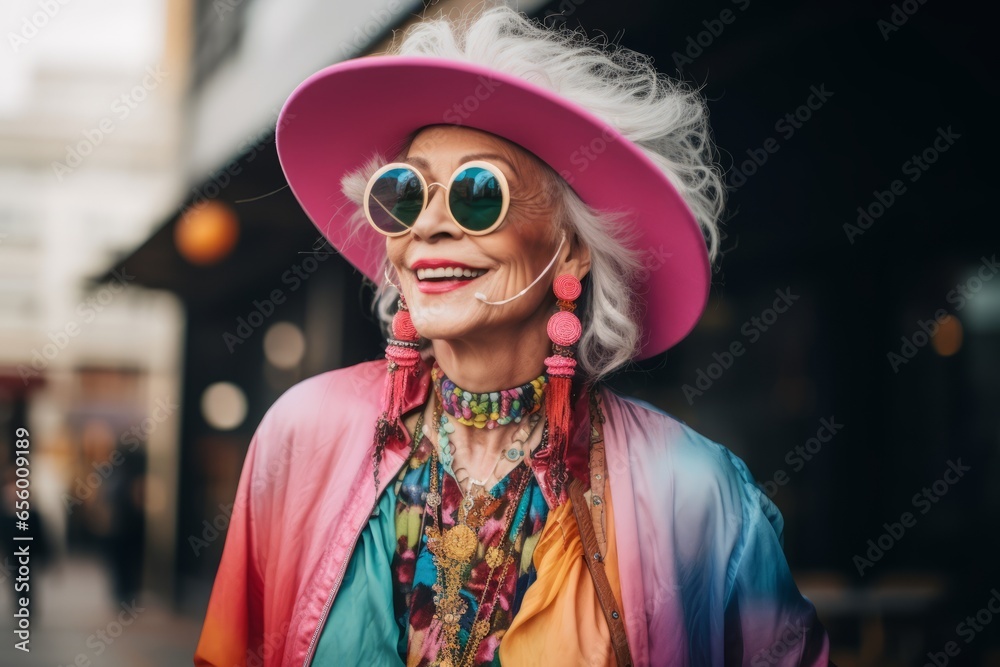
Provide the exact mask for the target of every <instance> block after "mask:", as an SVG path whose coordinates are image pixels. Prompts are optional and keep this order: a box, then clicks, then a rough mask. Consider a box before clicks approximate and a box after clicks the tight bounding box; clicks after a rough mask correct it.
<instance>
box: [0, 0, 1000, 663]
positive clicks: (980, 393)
mask: <svg viewBox="0 0 1000 667" xmlns="http://www.w3.org/2000/svg"><path fill="white" fill-rule="evenodd" d="M477 6H480V3H474V2H462V1H458V0H456V1H449V0H436V1H434V2H429V1H426V0H425V1H424V2H419V1H418V2H412V1H405V0H366V1H365V2H348V1H346V0H332V1H331V0H280V1H279V0H7V2H5V3H4V9H3V12H2V14H0V21H2V23H0V26H2V28H3V30H2V31H0V37H2V40H3V43H2V44H0V522H2V530H0V609H2V610H3V611H2V616H0V664H2V665H5V666H6V665H18V666H20V665H45V666H50V667H51V666H54V665H55V666H59V667H62V666H64V665H65V666H68V665H71V664H77V665H87V664H92V665H96V666H100V667H117V666H119V665H123V666H124V665H128V666H136V667H145V666H146V665H150V666H153V665H155V666H175V665H189V664H191V657H192V655H193V652H194V647H195V644H196V642H197V638H198V633H199V631H200V625H201V622H202V619H203V617H204V611H205V606H206V604H207V600H208V595H209V592H210V590H211V585H212V580H213V577H214V574H215V570H216V567H217V565H218V561H219V557H220V555H221V550H222V546H223V544H224V541H225V533H226V528H227V526H228V516H229V510H228V504H229V503H230V502H231V501H232V499H233V496H234V494H235V489H236V484H237V481H238V477H239V473H240V469H241V465H242V461H243V457H244V455H245V452H246V448H247V445H248V443H249V441H250V437H251V435H252V434H253V431H254V429H255V428H256V426H257V424H258V422H259V421H260V419H261V417H262V416H263V414H264V412H265V411H266V410H267V408H268V407H269V406H270V405H271V404H272V403H273V402H274V400H275V399H276V398H277V397H278V396H280V395H281V393H282V392H284V391H285V390H286V389H287V388H288V387H290V386H291V385H293V384H295V383H296V382H298V381H299V380H302V379H303V378H306V377H309V376H312V375H315V374H317V373H321V372H323V371H326V370H330V369H334V368H339V367H342V366H346V365H351V364H354V363H357V362H360V361H363V360H367V359H373V358H376V357H378V356H380V355H381V354H382V350H383V348H384V340H382V338H381V336H380V334H379V331H378V327H377V325H376V323H375V321H374V319H373V317H372V316H371V314H370V311H369V302H370V294H371V291H370V290H369V289H368V288H366V287H365V286H364V285H363V284H362V281H361V278H360V276H359V274H358V273H357V272H356V271H354V270H353V269H352V268H351V267H350V265H349V264H348V263H347V262H346V261H345V260H343V259H342V258H340V257H338V256H336V255H330V254H329V249H328V248H327V247H326V246H325V245H324V244H323V242H322V239H321V238H320V237H319V235H318V233H317V232H316V231H315V229H314V228H313V226H312V225H311V223H309V221H308V220H307V218H306V217H305V215H304V214H303V213H302V211H301V210H300V209H299V207H298V205H297V203H296V202H295V200H294V197H293V196H292V194H291V193H290V192H289V191H288V189H287V188H286V187H285V182H284V178H283V176H282V173H281V169H280V166H279V164H278V160H277V156H276V153H275V148H274V130H275V123H276V121H277V116H278V111H279V109H280V107H281V104H282V103H283V101H284V100H285V99H286V97H287V96H288V95H289V94H290V93H291V91H292V90H293V89H294V87H295V86H296V85H297V84H298V83H299V82H301V81H302V80H303V79H305V78H306V77H307V76H308V75H310V74H312V73H313V72H315V71H317V70H319V69H321V68H322V67H324V66H326V65H329V64H332V63H335V62H338V61H341V60H344V59H347V58H351V57H355V56H360V55H364V54H370V53H376V52H379V51H382V50H384V49H385V48H386V46H387V44H388V40H389V39H390V38H391V36H392V34H393V31H395V30H400V29H403V28H405V27H406V26H407V25H409V24H411V23H413V22H415V21H419V20H421V19H422V18H424V17H435V16H438V15H439V14H441V13H442V12H443V13H451V12H462V11H468V10H469V9H470V8H474V7H477ZM517 6H518V7H519V8H520V9H521V10H522V11H524V12H526V13H527V14H529V15H531V16H536V17H539V18H543V19H544V20H545V21H546V22H547V23H549V24H550V25H554V26H556V25H563V24H565V25H566V26H568V27H571V28H582V29H584V30H586V31H587V33H588V34H591V35H594V36H603V38H604V39H607V40H610V41H613V42H615V43H619V44H622V45H624V46H626V47H629V48H632V49H634V50H636V51H639V52H641V53H644V54H647V55H650V56H652V57H653V58H654V59H655V63H656V65H657V67H658V69H659V70H660V71H661V72H662V73H663V74H665V75H669V76H673V77H680V78H683V79H684V80H686V81H689V82H692V83H693V84H694V85H697V86H699V87H701V88H702V91H703V93H704V94H705V95H706V96H707V97H708V99H709V106H710V110H711V124H712V127H713V130H714V133H715V140H716V141H717V143H718V144H719V146H720V150H721V156H720V159H721V161H722V163H723V165H724V167H725V169H726V172H727V175H726V183H727V186H728V189H729V197H730V199H729V202H730V205H729V213H728V214H727V219H726V223H725V231H726V239H725V240H724V241H723V244H722V245H723V251H724V257H723V259H722V262H721V269H720V270H719V271H718V272H717V273H716V275H715V278H714V286H713V289H712V295H711V299H710V302H709V306H708V309H707V311H706V313H705V315H704V317H703V319H702V321H701V323H700V324H699V325H698V327H697V328H696V329H695V330H694V331H693V332H692V334H691V335H690V336H689V337H688V338H687V339H686V340H685V341H684V342H683V343H681V344H680V345H678V346H677V347H676V348H674V349H672V350H671V351H669V352H668V353H667V354H666V355H661V356H660V357H658V358H656V359H653V360H651V361H648V362H645V363H643V364H640V365H637V366H636V367H635V368H632V369H630V370H628V371H627V372H623V373H621V374H619V375H617V376H616V377H614V378H613V379H612V380H611V384H613V385H614V386H615V387H616V388H618V389H619V390H621V391H622V392H625V393H627V394H630V395H634V396H637V397H639V398H641V399H644V400H647V401H649V402H651V403H653V404H655V405H657V406H659V407H661V408H663V409H664V410H666V411H667V412H669V413H671V414H673V415H676V416H677V417H679V418H681V419H683V420H684V421H686V422H687V423H688V424H690V425H691V426H693V427H694V428H695V429H696V430H698V431H700V432H701V433H703V434H705V435H707V436H708V437H710V438H712V439H713V440H716V441H718V442H720V443H723V444H725V445H726V446H727V447H729V448H730V449H732V450H733V451H734V452H735V453H736V454H737V455H739V456H740V457H742V458H743V459H744V460H745V461H746V462H747V464H748V465H749V467H750V469H751V471H752V472H753V473H754V474H755V476H756V477H757V479H758V482H759V484H760V485H761V486H762V488H763V489H764V490H765V492H766V493H767V494H768V495H769V496H770V497H771V498H772V499H773V500H774V502H775V503H776V504H777V505H778V507H779V508H780V510H781V511H782V513H783V515H784V518H785V550H786V554H787V557H788V560H789V562H790V564H791V566H792V568H793V570H794V572H795V576H796V580H797V581H798V582H799V584H800V587H801V588H802V590H803V592H804V593H805V594H806V595H807V596H808V597H809V598H810V599H812V600H813V602H814V603H815V604H816V606H817V608H818V610H819V613H820V616H821V618H822V620H823V621H824V623H825V625H826V627H827V629H828V630H829V632H830V636H831V640H832V645H833V648H834V660H835V661H836V662H837V664H839V665H840V666H841V667H845V666H847V665H857V666H867V665H925V664H928V665H936V666H937V667H941V666H942V665H945V664H950V665H959V664H967V665H1000V614H997V613H995V612H993V611H992V610H991V606H992V607H993V608H998V607H997V605H1000V592H998V591H1000V568H997V567H996V565H997V561H998V560H1000V559H998V555H997V554H998V549H997V547H998V544H997V543H998V540H997V531H998V528H1000V484H996V483H994V482H993V481H991V480H994V481H995V480H996V479H997V478H998V476H1000V409H998V408H1000V381H998V377H1000V278H997V274H998V273H1000V264H998V263H997V253H998V251H1000V234H998V232H997V227H998V225H997V219H996V207H995V205H994V204H993V203H991V200H992V197H993V196H994V193H995V190H996V186H995V184H994V182H993V180H992V174H993V168H992V165H991V164H989V163H988V159H990V157H989V156H990V155H993V154H996V148H997V146H996V143H995V139H996V131H995V124H996V120H995V117H996V104H997V101H998V100H997V93H996V90H997V81H996V78H997V74H996V67H995V53H994V51H995V48H994V47H995V39H994V38H993V37H992V35H991V34H990V33H991V31H992V29H993V28H994V25H993V23H994V21H995V19H993V18H991V17H990V18H988V17H987V16H981V15H980V13H981V12H982V11H984V10H983V9H981V8H977V7H973V6H971V5H970V6H961V5H954V4H948V3H945V2H941V1H940V0H930V1H927V0H904V1H901V2H875V3H871V2H864V1H863V0H853V1H848V2H841V3H810V2H806V1H804V0H803V1H798V2H791V1H788V2H786V1H781V0H777V1H773V2H766V3H765V2H763V0H708V1H707V2H702V3H681V2H670V1H666V2H664V1H662V0H645V1H640V0H614V1H612V0H553V1H551V2H543V1H540V0H532V1H525V2H521V3H519V4H518V5H517ZM988 54H993V55H992V57H991V56H990V55H988ZM357 103H358V104H364V100H357ZM400 104H405V100H400ZM511 113H518V110H517V109H512V110H511ZM991 119H993V120H991ZM524 122H526V123H530V122H532V119H531V118H530V117H528V116H526V117H525V118H524ZM995 278H996V279H995ZM737 344H738V345H737ZM734 351H738V352H734ZM19 429H22V430H21V431H19ZM18 439H21V440H25V439H26V440H28V441H29V442H30V449H29V454H28V456H29V458H30V484H31V486H30V489H31V507H32V510H31V516H30V520H29V522H28V523H29V524H30V530H29V531H27V532H21V533H19V532H18V529H17V525H16V518H17V517H16V516H15V509H16V501H17V496H16V492H17V489H18V486H17V484H18V479H19V478H18V476H17V472H16V468H17V466H16V465H15V463H16V458H15V457H16V455H17V454H19V453H23V451H24V450H22V449H17V448H16V447H15V442H16V441H17V440H18ZM907 516H908V517H909V518H907ZM15 535H21V536H29V535H30V536H31V537H32V538H33V540H32V541H31V553H32V560H31V581H30V583H31V596H32V606H31V627H32V641H31V649H32V650H31V653H24V652H21V651H18V650H16V649H15V648H14V644H15V642H16V641H17V640H16V636H15V635H14V634H13V630H14V625H13V623H14V619H13V616H12V614H13V610H14V608H15V599H14V598H15V592H14V587H15V585H16V584H17V578H18V573H17V567H16V560H15V556H14V549H16V548H17V546H18V545H19V544H22V543H21V542H16V541H14V537H15ZM994 599H995V600H996V601H995V602H992V603H991V600H994ZM947 647H951V648H947ZM949 651H950V652H949Z"/></svg>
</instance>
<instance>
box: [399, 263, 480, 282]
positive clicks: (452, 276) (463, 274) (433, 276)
mask: <svg viewBox="0 0 1000 667" xmlns="http://www.w3.org/2000/svg"><path fill="white" fill-rule="evenodd" d="M485 273H486V269H466V268H462V267H458V266H454V267H452V266H445V267H438V268H436V269H417V271H416V274H417V280H419V281H421V282H424V281H426V282H444V281H447V280H473V279H475V278H478V277H479V276H481V275H484V274H485Z"/></svg>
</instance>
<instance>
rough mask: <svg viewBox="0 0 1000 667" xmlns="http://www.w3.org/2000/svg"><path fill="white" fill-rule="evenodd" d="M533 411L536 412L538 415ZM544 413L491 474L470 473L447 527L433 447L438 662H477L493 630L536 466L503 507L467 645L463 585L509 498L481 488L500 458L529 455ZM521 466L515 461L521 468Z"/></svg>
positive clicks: (463, 666)
mask: <svg viewBox="0 0 1000 667" xmlns="http://www.w3.org/2000/svg"><path fill="white" fill-rule="evenodd" d="M440 412H441V404H440V401H438V403H437V405H436V408H435V417H436V419H435V421H438V420H439V419H440ZM533 417H535V416H534V415H533ZM539 417H540V415H539V416H538V417H535V419H534V420H533V423H532V428H531V430H530V431H529V432H528V434H527V436H526V437H525V439H524V440H523V441H520V442H518V441H516V440H515V444H519V445H520V447H517V446H514V447H510V448H507V449H506V450H505V451H504V452H502V453H501V455H500V458H499V459H498V460H497V463H496V464H495V465H494V466H493V470H492V472H491V474H490V476H489V477H487V478H486V479H485V480H482V481H480V480H476V479H473V478H471V477H470V484H469V485H468V491H466V490H464V489H462V488H461V485H459V491H460V492H461V493H462V502H461V503H460V504H459V508H458V514H457V517H456V521H455V524H454V525H453V526H452V527H451V528H447V529H445V528H444V518H443V515H442V508H441V505H442V497H441V486H440V481H439V479H438V477H439V474H440V471H439V466H438V463H439V461H438V451H437V449H438V448H440V441H439V442H438V447H436V448H434V449H433V450H432V452H431V461H430V464H431V469H430V490H429V492H428V493H427V505H428V507H429V508H430V511H429V513H430V514H431V517H432V522H431V524H430V525H428V526H427V527H426V528H425V533H426V535H427V548H428V550H429V551H430V552H431V555H432V557H433V560H434V565H435V567H436V568H437V581H436V582H435V583H434V585H433V590H434V593H435V595H434V605H435V611H434V619H435V620H436V621H438V622H439V623H441V637H442V645H441V649H440V651H441V655H439V656H438V660H437V662H436V663H434V664H436V665H438V666H439V667H471V665H472V663H473V661H474V660H475V656H476V653H477V651H478V648H479V644H480V643H481V642H482V640H483V639H484V638H485V637H486V636H487V635H488V634H489V632H490V628H491V626H492V623H491V619H492V616H493V611H494V609H495V607H496V602H497V599H498V598H499V595H500V590H501V588H502V585H503V582H504V581H505V580H506V577H507V572H508V570H509V569H510V567H511V566H512V565H513V564H514V558H513V551H514V540H516V535H518V534H519V533H520V532H521V528H522V526H523V524H524V520H525V518H526V516H527V512H525V513H523V514H522V516H521V518H520V520H519V521H518V523H517V526H516V527H515V529H514V535H515V538H514V539H511V538H510V533H511V523H512V521H513V519H514V516H515V514H516V513H517V507H518V505H519V504H520V502H521V498H522V496H523V495H524V491H525V489H526V488H527V486H528V482H529V481H530V479H531V476H532V472H531V470H530V469H524V470H522V471H521V474H520V476H519V477H518V479H517V482H516V483H517V487H516V489H515V491H514V494H513V495H511V496H510V499H509V503H508V505H507V507H506V508H505V510H504V513H503V532H502V533H501V534H500V540H499V543H498V544H496V545H490V546H489V547H487V548H486V553H485V561H486V564H487V565H488V566H489V568H490V571H489V574H488V576H487V577H486V581H485V583H484V584H483V592H482V594H481V595H480V598H479V604H478V605H477V606H476V613H475V617H474V618H473V621H472V626H471V628H470V631H469V636H468V639H467V640H466V643H465V648H464V650H463V649H462V647H461V643H460V640H459V629H460V621H461V619H462V617H463V616H464V615H465V613H466V612H467V611H468V608H469V603H468V602H467V601H466V599H465V598H464V597H463V596H462V594H461V592H462V585H463V583H464V582H465V581H467V579H468V577H469V575H470V572H471V569H472V560H473V556H474V555H475V554H476V552H477V550H478V548H479V546H480V539H479V529H480V528H481V527H482V526H483V524H484V523H485V522H486V520H487V518H489V517H490V516H492V515H493V513H494V512H495V511H496V510H497V509H498V508H499V506H500V505H501V504H502V503H503V498H502V497H501V498H496V497H495V496H493V494H492V493H489V492H488V491H486V493H481V491H484V490H485V483H486V482H487V481H489V479H490V477H492V476H493V473H495V472H496V469H497V466H498V465H499V463H500V460H502V459H503V458H504V457H506V458H507V459H508V460H510V461H514V460H517V461H518V466H520V464H521V462H523V459H524V453H525V452H524V444H525V442H527V440H528V439H529V438H530V437H531V433H532V432H533V431H534V427H535V426H536V425H537V422H538V418H539ZM546 435H547V430H543V431H542V444H541V446H542V447H544V446H545V440H546ZM518 466H515V469H517V467H518ZM511 472H513V471H511ZM473 487H477V489H476V493H473V492H472V490H473ZM491 583H492V584H493V591H492V596H489V593H490V586H491ZM488 597H491V599H490V601H489V613H488V614H487V616H486V617H484V618H481V615H482V612H483V606H484V605H485V604H486V602H487V598H488Z"/></svg>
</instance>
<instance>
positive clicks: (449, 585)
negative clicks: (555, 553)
mask: <svg viewBox="0 0 1000 667" xmlns="http://www.w3.org/2000/svg"><path fill="white" fill-rule="evenodd" d="M433 449H434V445H433V443H432V442H431V441H430V439H429V438H428V437H427V436H426V435H424V436H423V437H422V439H421V442H420V443H419V444H418V446H417V447H416V448H415V449H414V452H413V455H412V456H411V458H410V461H409V463H408V465H406V466H404V468H403V470H402V472H401V473H400V480H401V484H399V485H398V493H397V497H396V512H395V514H396V552H395V554H393V559H392V577H393V601H394V607H395V611H396V621H397V623H398V625H399V629H400V639H399V645H398V651H399V655H400V657H401V658H402V659H403V660H404V662H405V663H406V664H407V665H408V666H415V667H429V666H431V665H442V667H447V666H448V665H449V664H450V665H451V667H480V666H482V665H499V664H500V660H499V656H498V650H497V649H498V647H499V645H500V640H501V638H502V637H503V635H504V633H505V632H506V630H507V628H508V627H509V626H510V624H511V621H512V620H513V618H514V615H515V614H516V613H517V611H518V609H519V608H520V605H521V600H522V599H523V597H524V594H525V592H526V591H527V589H528V586H529V585H530V584H531V583H532V581H534V580H535V578H536V572H535V568H534V565H533V563H532V553H533V551H534V548H535V545H536V544H537V543H538V539H539V536H540V534H541V532H542V528H543V527H544V526H545V520H546V517H547V515H548V511H549V508H548V505H547V503H546V501H545V498H544V496H543V495H542V492H541V489H540V488H539V485H538V482H537V480H536V479H535V474H534V472H533V470H532V469H531V468H530V467H529V466H528V462H527V461H524V460H522V461H521V462H520V463H519V464H518V465H517V466H516V467H515V468H514V469H513V470H511V471H510V473H508V474H507V475H506V476H505V477H504V478H503V479H501V480H500V481H499V482H497V483H496V484H495V485H494V486H493V487H492V488H491V489H490V492H489V495H487V494H485V493H482V494H481V495H480V496H479V498H478V499H477V502H476V504H475V505H474V506H473V508H472V509H471V510H470V511H469V516H468V519H467V523H468V525H469V526H470V527H472V528H475V527H476V526H479V527H478V540H476V541H475V543H474V546H473V544H469V545H468V548H469V549H470V550H471V554H469V555H468V556H467V558H465V559H464V560H462V559H454V558H447V557H442V556H439V557H438V558H435V554H434V553H432V551H433V550H435V548H434V546H433V541H432V544H429V538H428V531H427V530H426V528H427V527H428V526H431V531H430V532H431V534H432V535H433V534H434V528H435V527H438V526H440V531H441V533H442V534H443V535H447V534H448V530H449V529H451V528H453V527H454V526H455V525H456V522H457V520H458V514H459V506H460V504H461V503H462V501H463V494H462V490H461V489H460V488H459V485H458V482H457V481H456V479H455V477H454V476H453V475H452V473H451V472H450V471H446V470H445V469H444V466H442V465H441V463H440V461H439V460H437V456H436V455H434V456H432V452H433ZM539 449H541V448H539ZM537 451H538V450H536V453H537ZM432 472H436V474H437V476H438V480H437V485H436V486H437V488H438V489H439V493H440V502H439V503H435V502H434V500H435V499H434V497H433V496H431V502H430V503H428V494H429V492H430V490H431V474H432ZM522 488H523V492H521V489H522ZM438 522H441V523H440V524H439V523H438ZM439 542H440V544H439V548H438V549H437V550H438V551H439V552H442V553H443V552H446V549H445V547H446V546H448V545H447V544H446V542H447V540H444V539H442V540H440V541H439ZM498 549H500V551H498ZM504 553H507V554H509V556H510V558H509V559H507V560H506V561H504V560H503V558H502V554H504ZM445 555H447V554H445ZM463 555H464V554H463ZM439 566H440V569H439ZM501 571H503V572H504V574H505V576H503V578H502V579H501V578H500V575H499V573H500V572H501ZM491 572H492V574H493V576H492V577H491V576H490V574H491ZM436 588H437V590H435V589H436ZM477 621H478V625H476V624H477ZM484 623H485V625H484ZM474 629H475V630H476V631H478V634H479V635H481V636H482V639H481V641H480V642H479V644H478V648H477V649H476V650H475V652H474V653H473V652H471V651H469V650H468V645H469V644H470V636H472V635H473V631H474ZM471 643H472V644H475V637H472V642H471Z"/></svg>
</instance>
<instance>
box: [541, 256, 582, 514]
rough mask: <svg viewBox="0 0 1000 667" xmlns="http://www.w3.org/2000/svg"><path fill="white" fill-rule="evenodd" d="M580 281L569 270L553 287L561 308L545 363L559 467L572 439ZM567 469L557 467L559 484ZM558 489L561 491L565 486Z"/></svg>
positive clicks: (552, 436) (547, 400) (547, 408)
mask: <svg viewBox="0 0 1000 667" xmlns="http://www.w3.org/2000/svg"><path fill="white" fill-rule="evenodd" d="M582 289H583V288H582V286H581V285H580V281H579V280H578V279H577V278H576V276H573V275H571V274H568V273H564V274H562V275H560V276H557V277H556V279H555V281H553V283H552V291H553V292H554V293H555V295H556V299H558V302H557V304H558V306H559V312H557V313H555V314H554V315H552V317H550V318H549V323H548V326H547V327H546V331H547V333H548V335H549V338H550V339H551V340H552V355H551V356H549V357H546V359H545V367H546V369H547V371H548V375H549V383H548V385H549V386H548V387H547V388H546V390H545V412H546V414H547V416H548V420H549V424H548V427H549V446H550V447H552V448H553V450H552V454H553V458H554V462H555V463H556V465H557V467H558V468H561V467H562V466H563V465H564V464H565V460H566V458H565V454H566V448H567V446H568V443H569V426H570V423H569V422H570V389H571V388H572V385H573V376H574V374H575V373H576V359H574V354H573V346H574V345H575V344H576V342H577V341H578V340H580V334H581V332H582V331H583V327H582V326H581V325H580V318H578V317H577V316H576V315H574V314H573V311H574V310H576V299H577V297H579V296H580V292H581V291H582ZM564 473H565V471H564V470H561V469H560V470H557V471H556V478H555V480H554V481H556V486H558V487H561V486H562V483H563V482H565V481H566V480H565V479H560V478H562V477H565V474H564ZM556 493H557V494H560V495H561V489H559V488H557V489H556Z"/></svg>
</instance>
